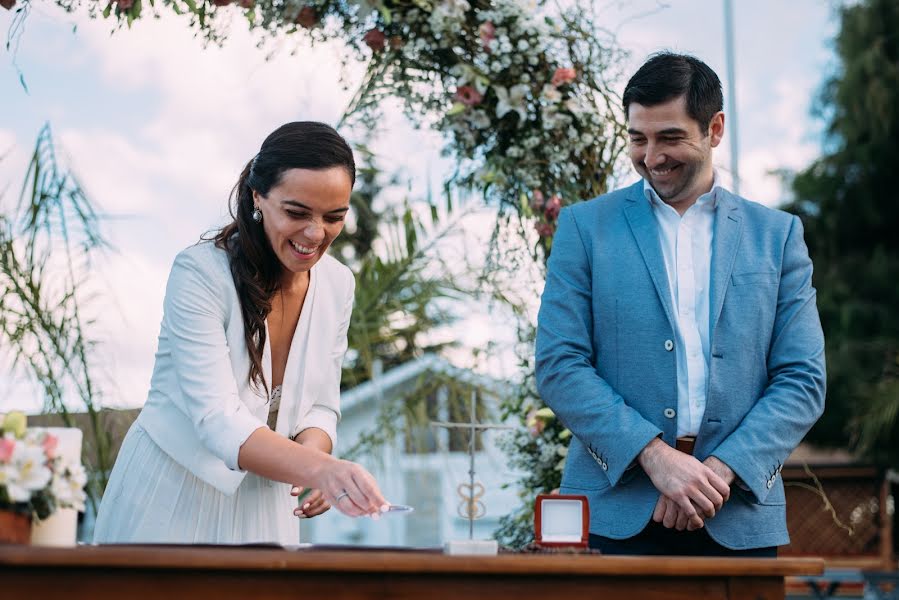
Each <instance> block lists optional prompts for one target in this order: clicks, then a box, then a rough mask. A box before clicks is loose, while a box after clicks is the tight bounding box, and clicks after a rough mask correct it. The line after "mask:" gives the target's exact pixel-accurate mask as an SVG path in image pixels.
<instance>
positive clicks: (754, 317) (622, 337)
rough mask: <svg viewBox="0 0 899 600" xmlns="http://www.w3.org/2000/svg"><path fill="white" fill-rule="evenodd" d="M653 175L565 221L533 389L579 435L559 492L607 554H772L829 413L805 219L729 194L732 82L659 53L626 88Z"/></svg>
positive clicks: (632, 137) (636, 160) (784, 537)
mask: <svg viewBox="0 0 899 600" xmlns="http://www.w3.org/2000/svg"><path fill="white" fill-rule="evenodd" d="M623 104H624V110H625V113H626V115H627V119H628V135H629V153H630V158H631V161H632V162H633V165H634V168H635V169H636V170H637V172H638V173H639V174H640V175H641V176H642V180H641V181H640V182H638V183H636V184H634V185H632V186H630V187H627V188H624V189H620V190H617V191H614V192H612V193H610V194H606V195H604V196H600V197H599V198H596V199H594V200H590V201H588V202H583V203H579V204H575V205H573V206H570V207H568V208H566V209H564V210H563V211H562V213H561V214H560V215H559V222H558V230H557V231H556V234H555V237H554V238H553V246H552V254H551V256H550V259H549V263H548V273H547V279H546V287H545V290H544V292H543V297H542V303H541V307H540V314H539V317H538V332H537V350H536V360H537V385H538V389H539V391H540V395H541V396H542V398H543V399H544V401H545V402H546V403H547V404H548V405H549V406H550V407H551V408H552V409H553V410H554V411H555V413H556V415H557V416H558V417H559V419H561V421H562V422H563V423H564V424H565V426H566V427H568V428H569V429H570V430H571V432H572V434H573V437H572V441H571V445H570V448H569V452H568V459H567V463H566V465H565V471H564V475H563V477H562V488H561V491H562V493H576V494H584V495H586V496H587V497H588V498H589V501H590V534H591V535H590V544H591V546H592V547H594V548H599V549H600V550H602V551H603V552H604V553H607V554H667V555H672V554H673V555H677V554H692V555H718V556H776V550H777V549H776V547H777V546H778V545H782V544H787V543H789V536H788V534H787V525H786V507H785V501H784V488H783V481H782V479H781V477H780V471H781V467H782V466H783V462H784V460H786V458H787V456H789V454H790V452H791V451H792V450H793V449H794V448H795V447H796V446H797V445H798V444H799V442H800V441H801V440H802V438H803V436H804V435H805V434H806V432H807V431H808V430H809V428H810V427H811V426H812V424H813V423H814V422H815V421H816V420H817V419H818V417H819V416H820V415H821V412H822V411H823V409H824V382H825V370H824V336H823V334H822V331H821V325H820V321H819V318H818V311H817V307H816V305H815V289H814V288H813V287H812V263H811V260H810V259H809V256H808V249H807V248H806V245H805V242H804V241H803V236H802V224H801V223H800V221H799V219H798V218H796V217H795V216H791V215H789V214H787V213H784V212H781V211H778V210H772V209H769V208H765V207H764V206H761V205H759V204H755V203H753V202H750V201H748V200H745V199H743V198H741V197H739V196H736V195H734V194H732V193H730V192H729V191H727V190H726V189H724V187H722V186H721V184H720V183H719V180H718V177H717V173H716V172H715V170H714V169H713V167H712V151H713V148H715V147H717V146H718V144H719V143H720V142H721V138H722V136H723V134H724V113H723V112H722V106H723V99H722V94H721V83H720V81H719V79H718V77H717V75H715V73H714V72H713V71H712V70H711V69H710V68H709V67H708V66H707V65H705V64H704V63H703V62H701V61H699V60H697V59H696V58H694V57H691V56H685V55H678V54H672V53H662V54H657V55H654V56H653V57H651V58H650V59H649V60H648V61H647V62H646V63H645V64H644V65H643V66H642V67H641V68H640V69H639V70H638V71H637V73H636V74H634V76H633V77H632V78H631V80H630V81H629V82H628V84H627V87H626V89H625V92H624V96H623Z"/></svg>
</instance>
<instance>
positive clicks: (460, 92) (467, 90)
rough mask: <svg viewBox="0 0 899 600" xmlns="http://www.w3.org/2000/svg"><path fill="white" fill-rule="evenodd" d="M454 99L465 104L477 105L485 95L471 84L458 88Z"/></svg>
mask: <svg viewBox="0 0 899 600" xmlns="http://www.w3.org/2000/svg"><path fill="white" fill-rule="evenodd" d="M453 99H455V100H458V101H459V102H461V103H462V104H464V105H465V106H476V105H478V104H480V103H481V101H482V100H483V99H484V96H483V95H482V94H481V93H480V92H479V91H477V90H476V89H474V88H473V87H471V86H470V85H463V86H460V87H459V89H457V90H456V94H455V95H454V96H453Z"/></svg>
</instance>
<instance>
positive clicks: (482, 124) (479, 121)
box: [468, 109, 490, 129]
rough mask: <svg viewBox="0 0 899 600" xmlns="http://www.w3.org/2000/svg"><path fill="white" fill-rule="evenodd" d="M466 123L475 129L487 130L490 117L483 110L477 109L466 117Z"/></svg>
mask: <svg viewBox="0 0 899 600" xmlns="http://www.w3.org/2000/svg"><path fill="white" fill-rule="evenodd" d="M468 122H469V123H471V126H472V127H474V128H475V129H487V128H488V127H490V117H489V116H487V113H486V112H484V111H483V110H480V109H477V110H473V111H471V113H469V115H468Z"/></svg>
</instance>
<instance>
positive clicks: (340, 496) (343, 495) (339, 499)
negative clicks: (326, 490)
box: [334, 490, 350, 504]
mask: <svg viewBox="0 0 899 600" xmlns="http://www.w3.org/2000/svg"><path fill="white" fill-rule="evenodd" d="M349 495H350V493H349V492H348V491H346V490H343V491H342V492H341V493H340V494H338V495H337V497H336V498H334V504H337V503H338V502H340V501H341V500H343V499H344V498H346V497H347V496H349Z"/></svg>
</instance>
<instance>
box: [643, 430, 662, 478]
mask: <svg viewBox="0 0 899 600" xmlns="http://www.w3.org/2000/svg"><path fill="white" fill-rule="evenodd" d="M661 446H666V447H667V446H668V444H666V443H665V442H663V441H662V438H659V437H654V438H652V439H651V440H650V441H649V443H648V444H646V445H645V446H643V449H642V450H640V453H639V454H637V463H639V465H640V466H641V467H643V470H644V471H646V473H647V474H648V473H649V472H650V471H651V470H652V465H653V464H654V463H655V458H656V456H657V455H658V453H659V451H660V450H661Z"/></svg>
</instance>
